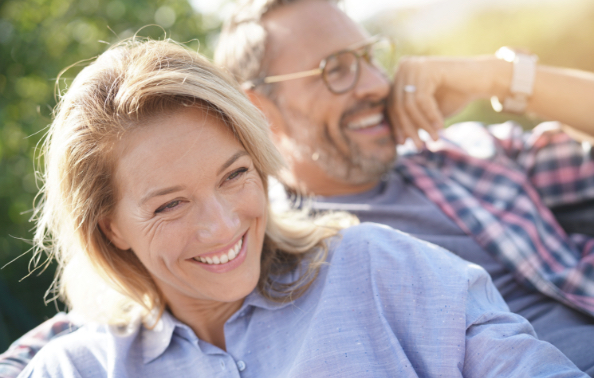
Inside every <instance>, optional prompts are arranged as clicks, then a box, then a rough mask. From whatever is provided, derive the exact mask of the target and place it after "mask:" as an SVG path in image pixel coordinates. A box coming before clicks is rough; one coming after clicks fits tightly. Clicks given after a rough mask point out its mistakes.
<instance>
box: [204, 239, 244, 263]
mask: <svg viewBox="0 0 594 378" xmlns="http://www.w3.org/2000/svg"><path fill="white" fill-rule="evenodd" d="M242 244H243V237H242V238H241V239H239V240H238V241H237V243H235V245H234V246H233V247H231V248H229V250H228V251H227V252H221V253H217V254H215V255H209V256H204V257H203V256H196V257H194V260H196V261H198V262H201V263H205V264H210V265H213V264H214V265H218V264H226V263H228V262H229V261H233V260H234V259H235V258H236V257H237V255H238V254H239V251H240V250H241V246H242Z"/></svg>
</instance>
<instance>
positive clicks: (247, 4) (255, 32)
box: [214, 0, 340, 97]
mask: <svg viewBox="0 0 594 378" xmlns="http://www.w3.org/2000/svg"><path fill="white" fill-rule="evenodd" d="M299 1H305V0H244V1H241V2H239V4H237V6H236V8H235V10H234V11H233V13H232V14H231V16H230V17H229V18H228V19H227V20H225V23H224V24H223V29H222V32H221V35H220V37H219V43H218V45H217V48H216V50H215V56H214V58H215V63H216V64H217V65H219V66H220V67H223V68H225V69H227V71H229V73H231V74H232V75H233V76H234V77H235V79H236V80H237V81H238V82H240V83H243V82H245V81H247V80H253V79H256V78H259V77H264V76H266V75H267V71H268V70H267V62H269V61H270V59H271V57H272V56H273V55H271V54H272V52H271V51H267V42H268V32H267V31H266V29H265V28H264V26H263V22H262V19H263V18H264V16H266V14H268V13H269V12H271V11H273V10H275V9H278V8H280V7H283V6H286V5H289V4H293V3H297V2H299ZM323 1H330V2H334V3H338V2H339V1H340V0H323ZM259 89H260V91H261V92H262V93H264V94H265V95H267V96H269V97H270V95H271V94H272V85H271V84H266V85H262V86H260V87H259Z"/></svg>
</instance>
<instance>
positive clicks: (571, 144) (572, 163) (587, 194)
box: [489, 122, 594, 208]
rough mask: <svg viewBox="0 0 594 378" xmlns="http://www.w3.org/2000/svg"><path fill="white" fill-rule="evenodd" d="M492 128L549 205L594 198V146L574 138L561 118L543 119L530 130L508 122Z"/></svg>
mask: <svg viewBox="0 0 594 378" xmlns="http://www.w3.org/2000/svg"><path fill="white" fill-rule="evenodd" d="M489 132H490V133H491V135H493V136H494V137H495V138H496V140H497V141H498V143H499V145H500V149H501V150H502V151H503V152H504V153H505V154H506V155H507V156H508V157H509V158H511V159H513V160H515V161H516V162H517V163H518V164H519V165H520V167H521V168H522V169H523V170H524V171H525V172H526V174H527V176H528V178H529V179H530V181H531V183H532V185H533V186H534V187H535V188H536V190H537V191H538V193H539V194H540V197H541V198H542V200H543V203H544V204H545V205H547V206H548V207H549V208H552V207H555V206H562V205H569V204H575V203H582V202H585V201H589V200H592V199H594V150H593V149H592V146H591V145H590V144H589V143H587V142H583V143H582V142H578V141H576V140H574V139H572V138H571V137H570V136H569V135H567V134H566V133H565V132H563V130H562V129H561V124H559V123H558V122H545V123H541V124H540V125H538V126H536V127H535V128H534V129H533V130H532V131H531V132H528V133H527V132H524V131H523V130H522V128H521V127H520V126H519V125H518V124H516V123H513V122H506V123H503V124H499V125H492V126H490V127H489Z"/></svg>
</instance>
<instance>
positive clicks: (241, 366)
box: [237, 360, 245, 371]
mask: <svg viewBox="0 0 594 378" xmlns="http://www.w3.org/2000/svg"><path fill="white" fill-rule="evenodd" d="M237 368H238V369H239V371H244V370H245V362H243V361H241V360H239V361H237Z"/></svg>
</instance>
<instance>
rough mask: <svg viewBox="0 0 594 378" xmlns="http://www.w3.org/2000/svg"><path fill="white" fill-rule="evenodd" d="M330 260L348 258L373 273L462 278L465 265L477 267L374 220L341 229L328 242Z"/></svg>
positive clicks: (355, 266) (345, 259)
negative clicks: (415, 273) (411, 273)
mask: <svg viewBox="0 0 594 378" xmlns="http://www.w3.org/2000/svg"><path fill="white" fill-rule="evenodd" d="M329 261H330V262H335V263H336V262H337V261H343V262H345V261H348V262H349V263H350V264H349V265H350V266H352V267H353V268H358V269H364V270H369V269H371V272H372V274H375V273H382V272H387V274H392V273H393V274H396V273H398V272H403V271H405V272H408V273H410V272H419V274H421V273H422V274H423V275H433V276H435V277H436V278H439V277H443V278H444V279H453V278H457V279H460V280H464V281H465V280H466V278H467V276H466V271H467V270H468V268H469V267H470V266H472V268H473V269H474V268H477V266H475V265H473V264H471V263H469V262H467V261H465V260H463V259H461V258H460V257H458V256H456V255H454V254H453V253H451V252H449V251H447V250H445V249H443V248H441V247H439V246H437V245H435V244H432V243H429V242H426V241H423V240H419V239H417V238H415V237H413V236H411V235H409V234H407V233H404V232H401V231H398V230H395V229H393V228H391V227H388V226H385V225H380V224H376V223H361V224H360V225H357V226H353V227H349V228H346V229H344V230H342V231H341V233H340V234H339V237H337V238H336V239H335V240H333V242H332V243H331V246H330V258H329ZM331 265H332V264H331ZM333 265H340V264H333ZM479 269H480V267H479Z"/></svg>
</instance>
